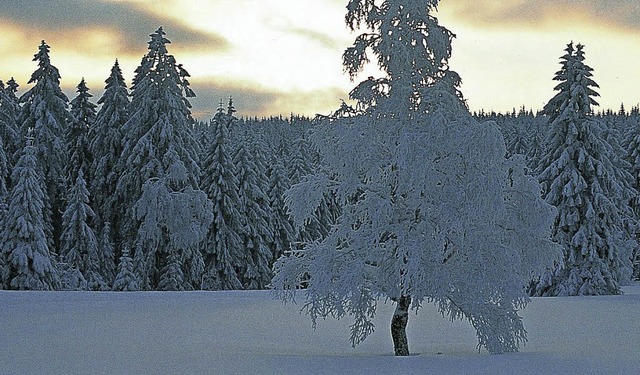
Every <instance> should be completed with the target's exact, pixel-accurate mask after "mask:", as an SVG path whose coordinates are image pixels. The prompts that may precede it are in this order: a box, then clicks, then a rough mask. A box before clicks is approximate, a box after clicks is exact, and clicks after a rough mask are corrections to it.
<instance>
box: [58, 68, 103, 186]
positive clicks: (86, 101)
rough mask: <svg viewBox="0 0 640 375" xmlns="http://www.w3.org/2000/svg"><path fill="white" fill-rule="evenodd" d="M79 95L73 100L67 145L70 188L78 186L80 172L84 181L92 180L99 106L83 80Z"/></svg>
mask: <svg viewBox="0 0 640 375" xmlns="http://www.w3.org/2000/svg"><path fill="white" fill-rule="evenodd" d="M76 92H77V93H78V95H77V96H76V97H75V98H74V99H73V100H71V110H70V111H69V121H68V127H67V129H66V132H65V144H66V146H67V152H68V154H69V160H68V162H67V165H66V172H65V176H66V177H67V181H68V186H73V185H74V184H76V181H77V179H78V176H79V175H80V172H82V175H83V179H85V181H86V178H90V176H91V174H90V170H91V163H92V160H93V156H92V154H91V150H90V144H91V135H90V132H92V131H93V126H94V124H95V120H96V108H97V106H96V105H95V104H93V103H92V102H91V98H92V97H93V95H91V93H89V88H88V87H87V84H86V82H85V80H84V78H82V80H81V81H80V83H79V84H78V86H77V90H76Z"/></svg>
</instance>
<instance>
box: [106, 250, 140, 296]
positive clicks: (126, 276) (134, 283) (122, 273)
mask: <svg viewBox="0 0 640 375" xmlns="http://www.w3.org/2000/svg"><path fill="white" fill-rule="evenodd" d="M112 289H113V290H114V291H116V292H135V291H138V290H140V284H139V281H138V278H137V276H136V274H135V272H134V269H133V260H132V259H131V257H130V256H129V249H127V248H124V249H123V250H122V256H121V257H120V262H119V263H118V274H117V275H116V278H115V280H114V282H113V288H112Z"/></svg>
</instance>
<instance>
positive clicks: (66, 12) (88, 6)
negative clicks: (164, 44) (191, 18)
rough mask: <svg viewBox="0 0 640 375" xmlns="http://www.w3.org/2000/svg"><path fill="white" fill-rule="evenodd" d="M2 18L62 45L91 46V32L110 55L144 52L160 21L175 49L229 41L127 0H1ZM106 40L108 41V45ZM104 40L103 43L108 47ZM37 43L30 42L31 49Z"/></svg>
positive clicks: (219, 46) (27, 35) (221, 46)
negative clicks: (155, 14)
mask: <svg viewBox="0 0 640 375" xmlns="http://www.w3.org/2000/svg"><path fill="white" fill-rule="evenodd" d="M0 23H2V24H3V27H5V26H9V27H12V28H19V29H21V30H22V32H23V33H24V39H25V41H30V42H31V43H33V41H32V40H33V39H35V40H38V41H39V40H42V39H45V40H47V41H49V40H51V39H53V40H55V41H56V42H57V43H58V44H59V45H64V47H65V48H71V47H75V48H77V49H81V48H87V49H91V48H92V46H91V45H86V44H85V42H87V41H91V37H92V36H93V37H95V36H96V35H98V37H95V38H94V40H95V41H96V42H99V41H100V37H102V38H103V39H105V40H106V39H108V40H110V41H111V42H113V41H117V43H108V46H109V48H110V50H109V51H108V52H107V53H108V54H109V55H112V56H113V57H116V55H123V54H125V55H132V54H135V55H141V54H143V53H144V52H145V51H146V47H147V41H148V35H149V34H150V33H152V32H153V31H155V30H156V29H157V28H158V26H163V27H164V29H165V31H166V32H167V34H168V35H167V37H168V38H169V39H170V40H173V41H174V42H177V43H176V45H177V46H178V49H184V50H194V49H196V50H197V49H207V50H209V51H222V50H225V49H226V48H228V42H227V41H226V40H225V39H224V38H222V37H220V36H218V35H214V34H210V33H203V32H200V31H197V30H193V29H190V28H188V27H186V26H184V25H183V24H181V23H178V22H175V21H172V20H170V19H169V18H161V17H158V16H152V15H149V14H147V13H145V12H143V11H141V10H140V9H138V8H137V7H136V6H135V4H134V3H131V2H110V1H106V0H92V1H83V0H65V1H55V2H52V1H3V2H0ZM106 45H107V44H106ZM106 45H105V48H106ZM35 47H37V45H35V46H33V48H35Z"/></svg>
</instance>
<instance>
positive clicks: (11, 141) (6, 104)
mask: <svg viewBox="0 0 640 375" xmlns="http://www.w3.org/2000/svg"><path fill="white" fill-rule="evenodd" d="M18 87H19V85H18V84H17V83H16V81H15V80H14V79H13V78H11V79H10V80H9V81H7V85H6V86H5V85H4V83H2V81H0V138H2V142H3V144H4V149H5V153H6V155H7V158H8V159H7V160H8V161H9V164H10V165H11V166H13V165H15V163H16V161H17V159H18V158H19V157H20V153H19V152H18V151H19V150H20V151H21V150H22V147H23V145H24V142H23V140H22V137H21V136H20V130H19V123H18V116H19V115H20V99H19V98H18V97H17V95H16V94H17V92H18Z"/></svg>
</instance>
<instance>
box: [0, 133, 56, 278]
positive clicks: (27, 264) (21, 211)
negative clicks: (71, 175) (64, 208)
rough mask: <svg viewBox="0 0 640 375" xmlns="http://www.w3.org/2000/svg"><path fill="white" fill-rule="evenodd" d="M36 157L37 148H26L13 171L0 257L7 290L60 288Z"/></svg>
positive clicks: (28, 146) (44, 195) (29, 146)
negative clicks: (2, 259)
mask: <svg viewBox="0 0 640 375" xmlns="http://www.w3.org/2000/svg"><path fill="white" fill-rule="evenodd" d="M29 142H30V141H29ZM36 154H37V148H36V147H35V146H32V145H31V144H27V146H26V147H24V150H23V153H22V156H21V157H20V159H19V160H18V163H17V164H16V166H15V168H14V169H13V173H12V180H13V181H14V186H13V188H12V190H11V196H10V198H9V207H8V212H7V215H6V217H5V218H4V220H3V223H2V224H3V228H2V255H3V257H4V259H6V264H5V268H4V272H3V275H2V279H3V280H4V284H5V285H6V286H7V287H8V288H10V289H19V290H56V289H58V288H59V286H60V281H59V278H58V273H57V271H56V269H55V267H54V265H53V257H52V254H51V249H50V248H49V241H48V240H47V237H46V236H47V231H46V225H45V218H44V210H45V203H44V202H45V200H46V199H47V196H46V194H45V189H44V186H43V181H44V177H43V176H42V174H41V172H40V169H39V168H38V167H37V162H38V161H37V157H36Z"/></svg>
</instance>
